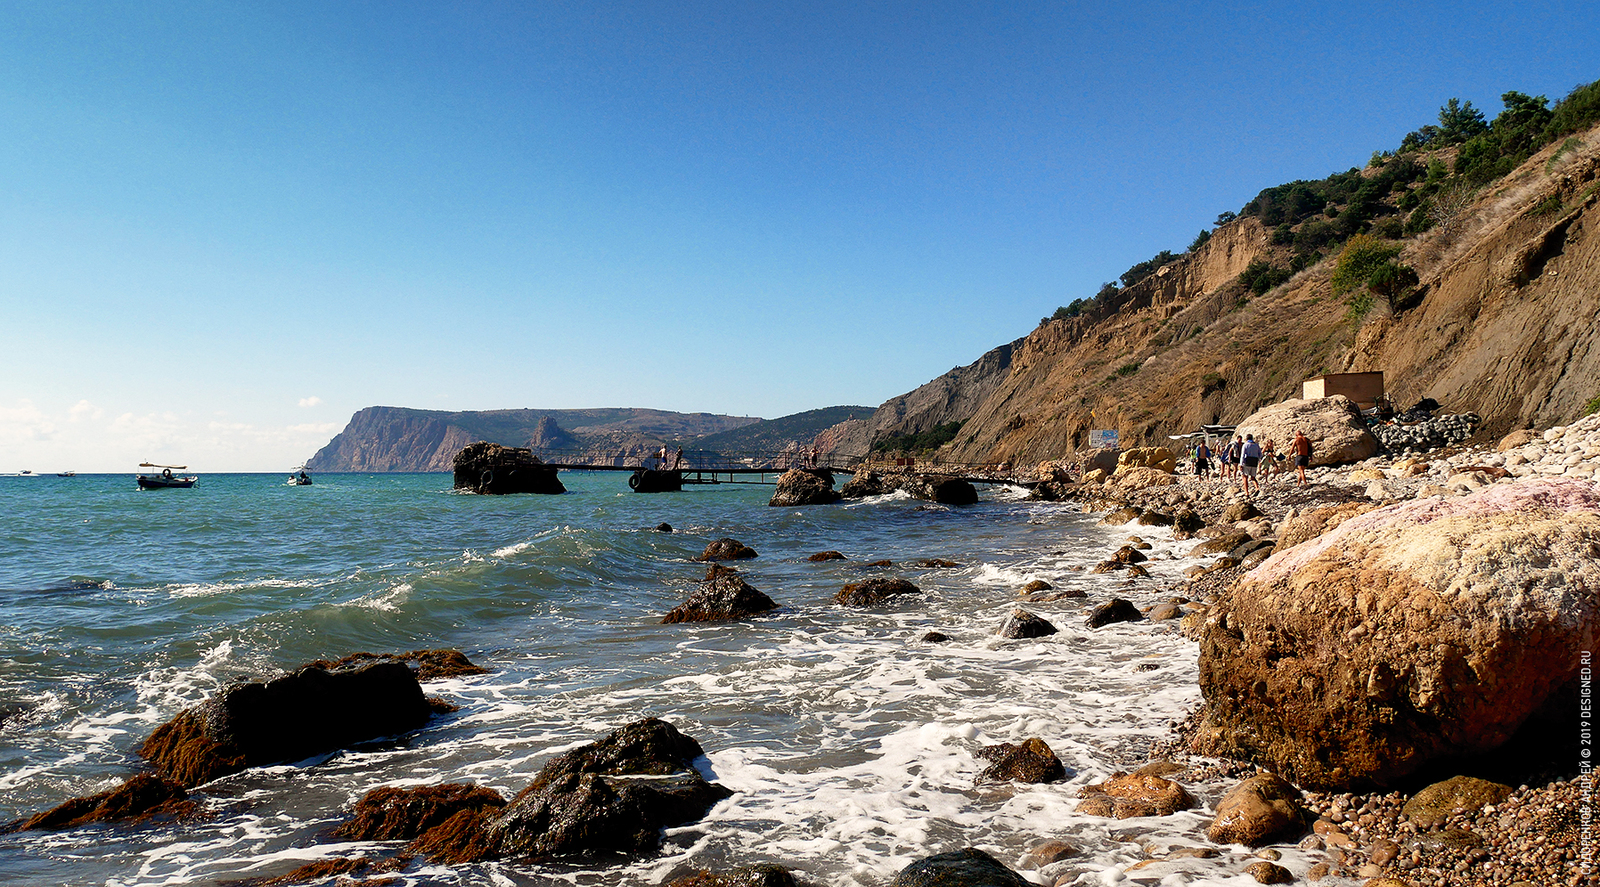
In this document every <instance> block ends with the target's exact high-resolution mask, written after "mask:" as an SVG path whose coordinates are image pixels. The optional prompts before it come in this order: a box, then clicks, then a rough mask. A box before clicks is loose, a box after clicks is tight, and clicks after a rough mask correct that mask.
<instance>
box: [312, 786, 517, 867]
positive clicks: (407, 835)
mask: <svg viewBox="0 0 1600 887" xmlns="http://www.w3.org/2000/svg"><path fill="white" fill-rule="evenodd" d="M505 806H506V799H505V798H503V797H501V796H500V793H499V792H497V791H495V790H493V789H489V788H483V787H482V786H476V785H467V784H462V783H449V784H445V785H425V786H415V787H407V788H402V787H399V786H382V787H379V788H375V789H373V790H371V791H369V792H367V793H366V794H365V795H362V796H361V800H359V801H357V802H356V807H355V811H354V812H353V814H352V816H351V818H350V819H349V820H348V821H346V822H345V823H344V824H342V825H340V826H339V827H338V828H336V829H334V832H333V836H334V837H335V838H338V839H340V840H344V841H410V842H411V844H410V846H409V848H408V849H410V850H412V851H415V852H418V853H423V854H426V855H427V856H429V857H430V858H432V859H434V860H436V861H438V862H445V863H463V862H471V861H474V860H479V859H488V858H491V857H493V856H494V855H495V849H494V847H493V846H492V844H491V842H490V841H489V839H488V826H489V823H490V822H491V821H492V820H493V819H494V817H496V816H498V815H499V813H500V811H501V810H503V809H504V808H505Z"/></svg>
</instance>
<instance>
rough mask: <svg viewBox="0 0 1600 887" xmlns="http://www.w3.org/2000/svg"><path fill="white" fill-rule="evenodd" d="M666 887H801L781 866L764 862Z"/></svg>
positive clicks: (696, 876) (705, 873) (692, 877)
mask: <svg viewBox="0 0 1600 887" xmlns="http://www.w3.org/2000/svg"><path fill="white" fill-rule="evenodd" d="M667 887H801V882H800V881H797V880H795V877H794V875H792V874H790V872H789V870H788V869H786V868H784V867H783V866H781V865H773V864H772V863H770V862H766V863H760V864H758V865H752V866H746V867H745V868H741V869H736V870H734V871H731V872H711V871H702V872H699V873H697V874H693V875H689V876H687V877H683V878H679V879H677V880H675V881H673V882H671V883H669V884H668V885H667Z"/></svg>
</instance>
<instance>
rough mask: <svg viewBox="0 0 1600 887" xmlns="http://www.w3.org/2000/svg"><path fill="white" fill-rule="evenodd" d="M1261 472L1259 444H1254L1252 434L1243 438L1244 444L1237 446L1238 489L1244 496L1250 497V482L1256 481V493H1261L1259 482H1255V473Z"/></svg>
mask: <svg viewBox="0 0 1600 887" xmlns="http://www.w3.org/2000/svg"><path fill="white" fill-rule="evenodd" d="M1260 470H1261V444H1258V443H1256V436H1255V435H1254V434H1247V435H1245V436H1244V443H1242V444H1240V445H1239V489H1240V490H1242V491H1244V494H1245V495H1246V496H1248V495H1250V481H1252V480H1255V481H1256V492H1257V493H1259V492H1261V481H1259V480H1256V472H1258V471H1260Z"/></svg>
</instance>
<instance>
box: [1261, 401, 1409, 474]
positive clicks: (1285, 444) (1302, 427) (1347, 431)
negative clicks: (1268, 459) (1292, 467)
mask: <svg viewBox="0 0 1600 887" xmlns="http://www.w3.org/2000/svg"><path fill="white" fill-rule="evenodd" d="M1296 431H1299V432H1301V433H1303V434H1304V435H1305V436H1306V437H1308V438H1310V439H1311V464H1312V465H1313V466H1316V465H1343V464H1345V463H1347V462H1360V461H1361V460H1363V459H1370V458H1371V457H1373V456H1375V455H1377V453H1378V439H1377V438H1376V437H1373V436H1372V432H1370V431H1368V430H1367V424H1366V422H1365V421H1363V420H1362V418H1361V408H1360V407H1358V406H1356V405H1355V402H1354V401H1352V400H1351V399H1350V398H1348V397H1345V396H1344V395H1342V394H1335V395H1334V396H1332V397H1319V398H1314V399H1312V400H1286V401H1283V402H1282V403H1275V404H1273V405H1271V406H1269V407H1263V408H1261V409H1260V410H1257V411H1256V412H1254V413H1252V414H1250V416H1249V418H1247V419H1245V420H1244V421H1243V422H1240V423H1239V427H1238V429H1237V430H1236V432H1235V433H1237V434H1240V435H1245V434H1253V435H1255V439H1256V440H1257V441H1266V440H1271V441H1273V442H1274V443H1275V444H1276V445H1277V448H1278V452H1280V453H1288V454H1289V456H1290V457H1291V459H1292V458H1293V456H1294V451H1293V449H1291V445H1292V444H1293V442H1294V433H1295V432H1296ZM1291 464H1292V462H1291Z"/></svg>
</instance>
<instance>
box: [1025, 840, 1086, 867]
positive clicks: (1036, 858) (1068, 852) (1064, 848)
mask: <svg viewBox="0 0 1600 887" xmlns="http://www.w3.org/2000/svg"><path fill="white" fill-rule="evenodd" d="M1081 852H1082V851H1081V850H1079V849H1078V848H1077V847H1076V846H1074V845H1072V844H1068V843H1067V842H1066V841H1045V842H1044V843H1042V844H1037V845H1035V846H1034V848H1033V849H1032V850H1029V851H1028V855H1026V856H1024V857H1022V862H1021V863H1019V866H1020V867H1021V868H1023V869H1042V868H1044V867H1045V866H1047V865H1051V864H1053V863H1057V862H1060V861H1061V860H1063V859H1070V858H1071V857H1074V856H1077V855H1078V854H1079V853H1081Z"/></svg>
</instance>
